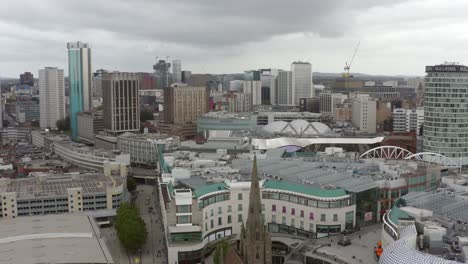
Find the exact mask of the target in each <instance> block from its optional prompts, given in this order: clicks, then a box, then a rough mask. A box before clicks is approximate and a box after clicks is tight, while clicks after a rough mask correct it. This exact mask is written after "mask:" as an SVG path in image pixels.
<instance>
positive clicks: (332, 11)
mask: <svg viewBox="0 0 468 264" xmlns="http://www.w3.org/2000/svg"><path fill="white" fill-rule="evenodd" d="M265 4H266V2H263V1H256V3H254V5H253V6H251V5H244V4H242V3H237V2H236V3H235V4H234V3H224V2H223V3H216V2H213V3H193V2H184V3H170V4H168V3H165V4H164V5H163V3H162V2H159V1H155V2H149V1H139V2H138V3H137V4H135V5H133V6H129V4H128V3H125V2H123V1H114V2H112V4H108V3H105V2H101V3H100V4H98V5H96V4H95V3H91V2H88V1H84V2H80V4H79V5H78V4H76V3H68V2H65V3H62V2H60V1H44V3H43V4H42V7H43V9H41V10H47V12H45V11H41V10H31V12H29V13H31V14H32V15H31V16H28V19H25V17H24V16H22V15H19V14H24V13H28V10H29V8H33V6H34V5H29V6H26V5H24V3H23V4H22V3H16V2H14V1H7V4H6V5H7V7H8V8H5V9H3V10H2V11H0V17H1V18H0V30H2V37H3V38H4V41H2V44H1V45H2V46H0V47H1V49H0V57H2V58H3V60H2V62H0V76H2V77H15V76H18V74H19V73H22V72H25V71H32V72H36V70H37V69H40V68H43V67H45V66H54V67H59V68H66V63H67V59H66V55H65V54H64V50H65V48H64V45H65V43H66V42H68V41H83V42H86V43H89V44H90V46H91V48H92V49H93V50H94V52H93V64H94V65H93V68H95V69H99V68H104V69H109V70H116V69H118V70H121V71H130V72H141V71H143V72H144V71H151V66H152V65H153V64H154V62H155V57H156V56H159V57H160V58H165V57H166V56H169V57H170V58H169V60H172V59H176V58H178V59H181V60H182V61H183V62H184V68H186V69H191V70H192V71H193V72H194V73H214V74H216V73H236V72H243V71H244V70H249V69H255V68H264V67H271V68H281V69H288V68H289V67H288V66H289V64H290V63H291V62H292V61H296V60H303V61H309V62H311V63H312V66H313V69H314V71H316V72H336V73H339V72H342V71H343V66H344V65H345V62H346V61H349V60H350V57H351V55H352V52H353V49H354V46H355V45H356V43H357V42H358V41H361V46H360V48H359V50H358V53H357V56H356V60H355V62H354V63H353V67H352V68H351V72H360V73H368V74H388V75H418V76H423V75H424V66H425V65H434V64H438V63H441V62H444V61H452V60H457V61H458V60H461V62H462V63H463V62H464V60H463V58H468V53H467V52H465V51H464V50H463V49H461V48H460V47H462V46H463V43H464V42H465V41H466V40H467V39H468V35H466V34H465V33H464V30H463V28H464V25H465V24H466V19H465V18H464V14H463V12H462V10H465V9H466V7H468V3H464V2H462V1H455V2H452V3H451V5H450V7H446V4H445V3H443V2H442V1H440V0H431V1H417V0H408V1H398V2H396V3H394V2H392V3H386V2H384V1H364V2H363V1H360V3H359V4H355V3H350V2H348V1H339V0H337V1H331V2H330V3H328V2H327V3H308V2H305V1H294V2H288V3H286V2H284V3H268V8H269V10H270V11H271V12H265V13H264V14H263V13H262V14H259V13H258V12H256V13H255V15H254V12H253V10H258V8H260V7H262V6H264V5H265ZM109 6H112V8H108V7H109ZM132 9H134V10H135V11H134V12H133V10H132ZM285 9H287V10H288V14H289V15H287V16H286V15H285V14H284V12H283V11H284V10H285ZM129 10H130V11H131V12H130V11H129ZM136 10H138V12H137V11H136ZM154 10H160V12H161V14H164V16H158V15H156V16H155V12H154ZM184 10H186V11H188V10H190V12H184ZM124 11H125V13H126V14H128V16H127V17H126V18H123V19H121V21H118V19H117V17H119V18H121V17H120V16H119V14H121V13H122V12H124ZM227 12H228V14H226V13H227ZM157 13H158V12H156V14H157ZM82 14H92V16H89V17H86V18H84V19H83V18H82V17H81V16H82ZM180 14H185V15H184V16H181V15H180ZM208 14H209V15H208ZM291 14H293V15H292V16H291ZM77 16H80V19H77ZM137 16H138V19H134V18H135V17H137ZM104 17H105V19H104ZM114 18H115V19H114ZM119 23H122V25H119ZM254 24H255V25H257V26H255V27H253V26H252V25H254ZM152 25H164V26H162V27H160V26H158V27H153V26H152ZM19 32H21V34H20V33H19ZM435 35H437V38H434V36H435ZM454 36H456V38H455V37H454ZM447 39H450V40H451V41H446V40H447ZM39 50H40V52H38V51H39ZM259 50H261V52H259ZM115 54H119V56H115ZM271 54H275V56H271ZM403 62H404V63H403Z"/></svg>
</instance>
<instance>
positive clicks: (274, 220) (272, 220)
mask: <svg viewBox="0 0 468 264" xmlns="http://www.w3.org/2000/svg"><path fill="white" fill-rule="evenodd" d="M271 222H273V223H276V215H272V216H271Z"/></svg>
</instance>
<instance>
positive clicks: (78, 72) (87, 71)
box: [67, 42, 93, 138]
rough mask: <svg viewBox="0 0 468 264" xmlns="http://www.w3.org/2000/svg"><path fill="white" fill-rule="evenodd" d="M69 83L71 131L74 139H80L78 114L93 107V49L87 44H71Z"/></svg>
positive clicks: (69, 44) (68, 47)
mask: <svg viewBox="0 0 468 264" xmlns="http://www.w3.org/2000/svg"><path fill="white" fill-rule="evenodd" d="M67 49H68V78H69V79H68V81H69V84H70V129H71V136H72V138H77V137H78V117H77V115H78V113H80V112H83V111H89V110H91V109H92V106H93V92H92V87H93V85H92V81H93V79H92V70H91V49H90V47H89V45H88V44H87V43H83V42H69V43H67Z"/></svg>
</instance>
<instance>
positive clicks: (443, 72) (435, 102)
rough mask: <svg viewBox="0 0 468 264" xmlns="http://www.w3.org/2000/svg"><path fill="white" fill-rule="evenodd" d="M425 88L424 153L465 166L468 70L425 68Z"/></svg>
mask: <svg viewBox="0 0 468 264" xmlns="http://www.w3.org/2000/svg"><path fill="white" fill-rule="evenodd" d="M425 85H426V87H425V97H424V130H423V135H424V143H423V149H424V151H427V152H434V153H440V154H442V155H444V156H446V157H448V158H452V159H453V160H454V161H455V162H457V163H459V162H460V161H462V164H464V165H466V164H468V70H467V68H466V67H465V66H461V65H436V66H427V67H426V78H425Z"/></svg>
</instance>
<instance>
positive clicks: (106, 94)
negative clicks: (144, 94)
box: [102, 72, 140, 133]
mask: <svg viewBox="0 0 468 264" xmlns="http://www.w3.org/2000/svg"><path fill="white" fill-rule="evenodd" d="M139 90H140V82H139V76H138V75H137V74H135V73H127V72H111V73H104V74H103V75H102V99H103V102H102V106H103V111H104V130H106V131H108V132H111V133H121V132H127V131H139V130H140V100H139V98H140V97H139Z"/></svg>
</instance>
